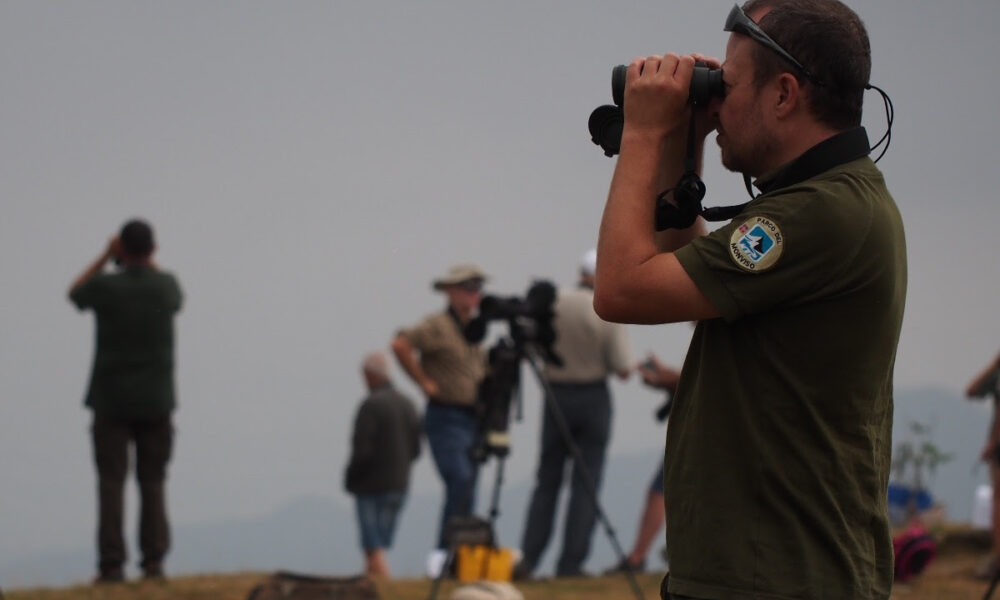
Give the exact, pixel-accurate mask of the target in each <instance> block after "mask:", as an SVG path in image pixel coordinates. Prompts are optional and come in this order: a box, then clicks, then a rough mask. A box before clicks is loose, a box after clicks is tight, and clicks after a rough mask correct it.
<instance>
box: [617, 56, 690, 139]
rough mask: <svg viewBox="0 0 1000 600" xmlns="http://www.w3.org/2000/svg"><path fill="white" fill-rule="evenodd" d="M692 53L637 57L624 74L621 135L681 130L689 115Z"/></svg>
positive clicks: (671, 132) (672, 132) (657, 134)
mask: <svg viewBox="0 0 1000 600" xmlns="http://www.w3.org/2000/svg"><path fill="white" fill-rule="evenodd" d="M694 62H695V59H694V56H691V55H687V56H677V55H676V54H666V55H664V56H658V55H654V56H649V57H647V58H637V59H635V60H633V61H632V63H631V64H629V66H628V71H627V73H626V75H625V125H624V129H623V133H622V137H623V138H624V137H626V136H628V135H629V134H633V135H652V136H655V137H660V138H662V137H667V136H669V135H671V134H675V133H677V132H678V131H680V130H683V129H684V128H685V126H686V124H687V121H688V118H689V112H688V111H689V110H690V107H689V106H688V93H689V91H690V89H691V76H692V74H693V73H694Z"/></svg>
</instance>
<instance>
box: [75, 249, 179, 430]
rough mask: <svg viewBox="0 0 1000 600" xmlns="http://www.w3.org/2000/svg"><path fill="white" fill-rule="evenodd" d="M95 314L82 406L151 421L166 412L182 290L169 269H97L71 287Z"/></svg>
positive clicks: (171, 399)
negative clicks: (90, 363) (91, 358)
mask: <svg viewBox="0 0 1000 600" xmlns="http://www.w3.org/2000/svg"><path fill="white" fill-rule="evenodd" d="M70 300H72V302H73V304H75V305H76V307H77V308H79V309H80V310H84V309H88V308H89V309H93V311H94V314H95V316H96V318H97V328H96V348H95V350H94V364H93V369H92V370H91V375H90V383H89V385H88V387H87V395H86V399H85V404H86V405H87V406H88V407H90V408H91V409H92V410H93V411H94V412H96V413H100V414H102V415H105V416H110V417H115V418H121V419H134V420H151V419H156V418H160V417H163V416H165V415H168V414H170V412H171V411H172V410H173V409H174V407H175V406H176V397H175V391H174V315H175V314H176V313H177V312H178V311H179V310H180V308H181V289H180V286H179V285H178V284H177V280H176V279H175V278H174V276H173V275H171V274H170V273H165V272H163V271H158V270H156V269H152V268H150V267H129V268H127V269H124V270H122V271H119V272H115V273H100V274H97V275H95V276H93V277H91V278H90V279H88V280H87V281H85V282H83V283H82V284H80V285H79V286H77V287H75V288H74V289H72V290H71V291H70Z"/></svg>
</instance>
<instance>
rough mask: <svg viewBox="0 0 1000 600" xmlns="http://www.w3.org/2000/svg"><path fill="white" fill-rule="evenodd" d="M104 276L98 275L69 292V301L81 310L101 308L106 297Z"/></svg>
mask: <svg viewBox="0 0 1000 600" xmlns="http://www.w3.org/2000/svg"><path fill="white" fill-rule="evenodd" d="M106 288H107V286H105V285H104V278H103V276H102V275H101V274H100V273H98V274H97V275H94V276H93V277H91V278H90V279H87V280H86V281H84V282H83V283H81V284H80V285H78V286H76V287H75V288H73V289H72V290H70V292H69V299H70V300H71V301H72V302H73V304H75V305H76V307H77V308H78V309H80V310H84V309H87V308H99V307H100V306H101V304H102V303H103V301H104V299H105V297H106V293H105V291H106Z"/></svg>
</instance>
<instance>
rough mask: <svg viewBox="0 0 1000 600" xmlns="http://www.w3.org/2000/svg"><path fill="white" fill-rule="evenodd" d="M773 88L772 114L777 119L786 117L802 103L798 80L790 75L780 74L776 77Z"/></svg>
mask: <svg viewBox="0 0 1000 600" xmlns="http://www.w3.org/2000/svg"><path fill="white" fill-rule="evenodd" d="M775 86H776V89H775V93H776V96H775V102H774V111H775V112H774V114H775V116H777V117H779V118H781V117H787V116H788V115H789V114H791V113H792V112H793V111H794V110H795V109H796V108H798V106H799V103H800V102H801V101H802V88H801V87H800V86H799V80H798V79H796V78H795V76H794V75H792V74H791V73H782V74H781V75H778V79H777V81H776V82H775Z"/></svg>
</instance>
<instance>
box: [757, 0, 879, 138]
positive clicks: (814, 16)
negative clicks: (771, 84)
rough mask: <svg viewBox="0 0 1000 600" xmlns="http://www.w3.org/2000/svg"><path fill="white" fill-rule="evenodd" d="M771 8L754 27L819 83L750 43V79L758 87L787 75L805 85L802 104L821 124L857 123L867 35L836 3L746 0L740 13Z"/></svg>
mask: <svg viewBox="0 0 1000 600" xmlns="http://www.w3.org/2000/svg"><path fill="white" fill-rule="evenodd" d="M761 9H770V10H769V11H768V12H767V14H765V15H764V16H763V17H761V18H760V21H759V22H758V23H757V24H758V25H759V26H760V28H761V29H763V30H764V32H765V33H767V35H769V36H771V38H772V39H773V40H774V41H775V42H777V44H778V45H779V46H781V47H782V48H784V49H785V50H786V51H787V52H788V53H789V54H791V55H792V56H793V57H795V59H796V60H798V61H799V62H800V63H802V65H803V66H804V67H805V68H807V69H809V71H810V73H812V75H813V76H814V77H815V78H816V79H817V80H818V81H819V82H820V83H821V84H822V85H817V84H816V83H813V82H809V80H808V79H806V78H805V76H804V75H803V74H802V73H801V72H799V70H798V69H796V68H795V67H793V66H791V65H789V64H788V62H786V61H785V60H784V59H782V58H781V57H780V56H778V55H777V54H775V53H774V52H773V51H772V50H770V49H768V48H766V47H765V46H763V45H761V44H754V48H753V59H754V80H755V83H756V85H757V87H758V89H759V88H760V87H762V86H763V85H764V84H765V83H766V82H767V81H769V80H771V79H772V78H773V77H774V76H775V75H778V74H779V73H792V74H793V75H795V77H796V78H797V79H798V80H799V83H800V84H805V87H806V90H807V91H806V102H807V105H808V106H809V108H810V110H811V112H812V114H813V115H814V116H815V117H816V118H817V119H818V120H819V121H820V122H821V123H823V124H825V125H828V126H830V127H832V128H834V129H837V130H844V129H849V128H851V127H857V126H858V125H860V124H861V104H862V101H863V99H864V93H865V86H866V85H868V79H869V77H870V76H871V67H872V58H871V45H870V44H869V42H868V32H867V31H866V30H865V24H864V23H863V22H862V21H861V18H860V17H858V15H857V14H856V13H855V12H854V11H853V10H851V9H850V8H848V7H847V6H845V5H844V4H843V3H842V2H840V1H839V0H748V1H747V2H746V3H745V4H744V5H743V12H745V13H747V14H748V15H749V14H750V13H751V12H753V11H757V10H761Z"/></svg>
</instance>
